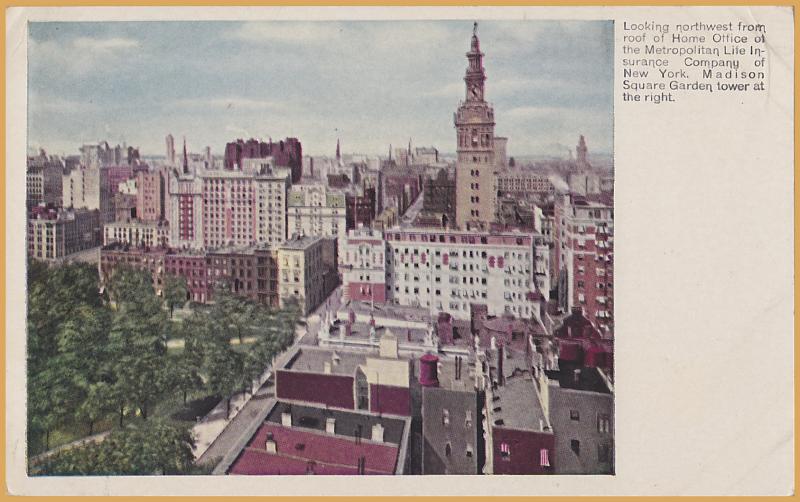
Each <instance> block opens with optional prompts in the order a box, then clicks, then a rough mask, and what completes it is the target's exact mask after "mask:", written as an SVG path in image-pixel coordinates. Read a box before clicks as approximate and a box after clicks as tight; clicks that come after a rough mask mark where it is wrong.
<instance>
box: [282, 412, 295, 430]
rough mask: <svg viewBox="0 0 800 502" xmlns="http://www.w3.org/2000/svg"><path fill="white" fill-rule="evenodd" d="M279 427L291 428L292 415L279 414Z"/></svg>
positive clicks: (286, 413) (288, 413)
mask: <svg viewBox="0 0 800 502" xmlns="http://www.w3.org/2000/svg"><path fill="white" fill-rule="evenodd" d="M281 425H282V426H284V427H291V426H292V414H291V413H290V412H288V411H284V412H283V413H281Z"/></svg>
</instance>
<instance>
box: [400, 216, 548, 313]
mask: <svg viewBox="0 0 800 502" xmlns="http://www.w3.org/2000/svg"><path fill="white" fill-rule="evenodd" d="M386 244H387V250H386V287H387V293H386V296H387V299H388V301H391V302H392V303H396V304H400V305H408V306H418V307H423V308H425V307H427V308H430V309H435V310H437V311H441V312H449V313H450V314H451V315H452V316H453V317H454V318H456V319H469V318H470V309H471V306H472V305H473V304H484V305H486V306H487V307H488V313H489V314H490V315H501V314H504V313H509V314H513V315H515V316H517V317H528V318H530V317H532V316H538V312H539V307H538V305H539V304H538V303H537V302H539V301H540V299H541V296H542V295H536V294H535V293H536V292H537V291H540V292H544V293H545V297H546V292H547V291H548V289H549V254H548V249H547V244H546V243H545V241H544V238H543V237H542V236H540V235H536V234H531V233H522V232H465V231H447V230H439V229H436V230H433V229H421V228H408V229H405V228H403V229H398V228H395V229H389V230H387V231H386Z"/></svg>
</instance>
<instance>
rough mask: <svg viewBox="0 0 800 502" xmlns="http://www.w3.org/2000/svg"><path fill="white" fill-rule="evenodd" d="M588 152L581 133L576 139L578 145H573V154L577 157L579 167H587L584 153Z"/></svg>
mask: <svg viewBox="0 0 800 502" xmlns="http://www.w3.org/2000/svg"><path fill="white" fill-rule="evenodd" d="M588 152H589V148H588V147H587V146H586V138H584V137H583V134H581V137H580V139H579V140H578V146H576V147H575V154H576V157H577V162H576V163H577V164H578V168H579V169H585V168H587V167H589V163H588V162H587V160H586V154H587V153H588Z"/></svg>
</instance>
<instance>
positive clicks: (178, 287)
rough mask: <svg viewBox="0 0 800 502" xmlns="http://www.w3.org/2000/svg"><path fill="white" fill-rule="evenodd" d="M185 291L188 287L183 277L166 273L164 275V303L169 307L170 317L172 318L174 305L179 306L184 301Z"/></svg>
mask: <svg viewBox="0 0 800 502" xmlns="http://www.w3.org/2000/svg"><path fill="white" fill-rule="evenodd" d="M187 292H188V287H187V285H186V278H185V277H183V276H180V277H176V276H174V275H167V276H166V277H164V303H165V304H166V305H167V308H168V309H169V317H170V319H171V318H172V313H173V312H174V311H175V307H180V306H181V305H183V304H185V303H186V295H187Z"/></svg>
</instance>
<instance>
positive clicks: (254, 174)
mask: <svg viewBox="0 0 800 502" xmlns="http://www.w3.org/2000/svg"><path fill="white" fill-rule="evenodd" d="M257 164H258V167H256V164H255V163H252V164H250V165H249V166H248V167H247V168H245V169H241V170H236V171H226V170H210V169H203V168H198V169H197V170H196V171H195V172H193V173H177V172H173V173H172V174H171V175H170V182H169V186H170V188H169V196H170V216H169V218H168V220H169V222H170V244H171V245H172V246H174V247H191V248H216V247H225V246H248V245H252V244H269V245H278V244H280V243H281V242H283V241H284V240H285V239H286V236H287V226H286V196H287V192H288V189H289V186H290V183H291V181H290V173H289V170H288V169H286V168H276V167H275V166H274V165H273V164H272V161H271V159H269V158H267V159H258V163H257Z"/></svg>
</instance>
